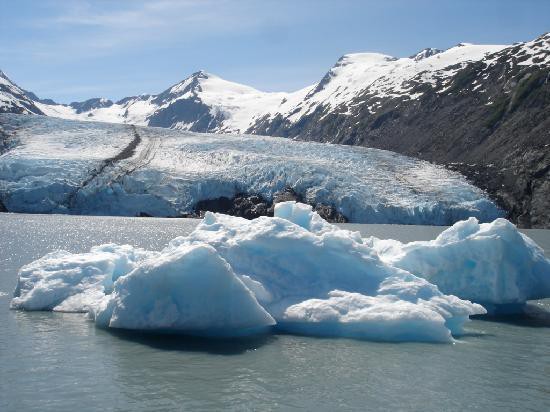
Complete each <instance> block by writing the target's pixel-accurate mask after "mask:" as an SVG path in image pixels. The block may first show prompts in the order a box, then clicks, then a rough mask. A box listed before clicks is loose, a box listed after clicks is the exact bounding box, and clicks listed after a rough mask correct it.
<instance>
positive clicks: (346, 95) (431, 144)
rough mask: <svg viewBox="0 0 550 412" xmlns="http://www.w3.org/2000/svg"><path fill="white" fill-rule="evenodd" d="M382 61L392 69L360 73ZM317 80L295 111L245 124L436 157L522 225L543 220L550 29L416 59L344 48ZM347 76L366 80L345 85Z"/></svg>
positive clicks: (549, 196)
mask: <svg viewBox="0 0 550 412" xmlns="http://www.w3.org/2000/svg"><path fill="white" fill-rule="evenodd" d="M384 61H385V62H387V63H385V62H384ZM455 61H460V63H452V62H455ZM385 64H387V65H389V66H391V69H386V70H384V73H382V74H381V75H380V76H376V78H375V79H374V80H372V81H371V79H368V80H366V76H367V75H370V74H371V73H372V72H376V71H378V70H383V69H382V68H381V67H382V66H384V65H385ZM359 65H363V67H364V66H366V65H370V67H371V69H370V70H366V69H365V70H361V71H355V68H356V67H358V66H359ZM325 79H326V83H325V84H324V85H323V87H319V86H318V87H317V88H316V93H315V94H311V95H309V96H307V99H305V100H304V102H303V103H302V104H301V105H300V106H299V108H300V111H296V112H295V113H294V114H292V115H291V116H284V115H276V116H266V117H265V118H263V119H262V120H261V121H260V122H257V123H256V124H255V125H254V126H253V127H252V128H251V129H250V130H249V131H248V132H253V133H260V134H268V135H277V136H285V137H292V138H297V139H301V140H314V141H321V142H331V143H341V144H349V145H360V146H369V147H376V148H381V149H387V150H392V151H395V152H398V153H402V154H407V155H411V156H415V157H418V158H421V159H425V160H429V161H432V162H435V163H439V164H443V165H446V166H447V167H449V168H452V169H455V170H459V171H460V172H462V173H463V174H465V175H466V176H467V177H469V178H470V179H471V181H473V182H474V183H475V184H476V185H478V186H479V187H481V188H483V189H485V190H487V191H488V192H489V193H490V194H491V196H492V197H493V199H495V200H496V201H497V202H498V203H499V204H500V205H501V207H503V208H504V209H505V210H507V211H508V217H509V218H511V219H512V220H513V221H515V222H517V223H518V224H520V225H521V226H525V227H550V213H549V212H548V211H549V210H550V34H548V33H547V34H545V35H543V36H541V37H539V38H537V39H535V40H534V41H531V42H526V43H520V44H516V45H513V46H510V47H505V48H503V47H498V46H495V47H488V48H481V47H479V46H473V45H465V44H461V45H458V46H457V47H454V48H451V49H449V50H447V51H445V52H442V53H438V54H435V55H432V56H429V57H427V58H424V59H421V60H418V61H417V60H416V59H415V61H414V63H411V62H410V61H407V60H405V59H398V60H392V59H390V58H388V57H382V56H373V55H365V54H361V55H349V56H344V58H342V59H341V60H340V62H339V63H338V64H337V65H336V66H335V67H334V68H333V69H331V71H330V72H329V73H328V74H327V76H325ZM354 81H357V82H359V83H361V84H367V83H368V85H367V86H366V87H364V88H362V89H358V88H355V87H351V88H350V87H346V86H347V85H349V84H353V82H354ZM369 82H370V83H369ZM320 84H321V83H320ZM316 95H317V96H316Z"/></svg>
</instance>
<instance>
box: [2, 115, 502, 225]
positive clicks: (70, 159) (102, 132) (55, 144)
mask: <svg viewBox="0 0 550 412" xmlns="http://www.w3.org/2000/svg"><path fill="white" fill-rule="evenodd" d="M0 124H2V127H3V128H4V129H5V132H4V133H5V134H7V135H9V136H10V139H11V141H12V146H14V147H12V148H11V149H10V150H9V151H7V152H6V153H4V154H3V155H1V156H0V201H1V202H2V204H3V205H4V206H5V207H6V208H7V210H9V211H11V212H24V213H71V214H90V215H123V216H138V215H142V214H146V215H150V216H182V214H186V213H190V212H192V211H193V210H194V207H195V205H196V204H197V202H199V201H201V200H205V199H215V198H218V197H221V196H225V197H228V198H232V197H233V196H235V195H236V194H239V193H247V194H259V195H261V196H262V197H263V198H265V199H266V200H268V201H271V200H272V199H273V196H274V194H275V193H277V192H278V191H281V190H284V189H285V188H292V189H293V190H294V191H295V192H296V193H298V194H299V195H301V196H302V198H303V199H304V201H305V202H307V203H309V204H312V205H320V204H322V205H328V206H331V207H333V208H334V209H335V210H336V211H338V212H340V213H341V214H343V215H344V216H345V217H346V218H347V219H348V220H349V221H350V222H358V223H403V224H435V225H445V224H447V225H449V224H453V223H454V222H456V221H458V220H461V219H466V218H468V217H471V216H473V217H476V218H478V219H479V220H481V221H491V220H493V219H495V218H497V217H500V216H502V215H503V213H502V211H501V210H499V209H498V208H497V206H496V205H495V204H494V203H492V202H491V201H490V200H489V199H488V198H487V197H486V195H485V194H484V193H483V192H482V191H481V190H479V189H477V188H476V187H474V186H472V185H470V184H469V183H468V182H467V181H466V180H465V179H464V178H463V177H462V176H461V175H459V174H457V173H454V172H451V171H448V170H446V169H444V168H442V167H438V166H435V165H433V164H430V163H427V162H424V161H420V160H416V159H412V158H408V157H405V156H402V155H398V154H395V153H392V152H388V151H384V150H377V149H368V148H362V147H350V146H339V145H332V144H319V143H311V142H299V141H293V140H289V139H282V138H275V137H261V136H246V135H214V134H198V133H189V132H182V131H173V130H166V129H160V128H136V127H134V126H128V125H117V124H106V123H92V122H77V121H67V120H61V119H54V118H49V117H43V116H20V115H6V114H4V115H0Z"/></svg>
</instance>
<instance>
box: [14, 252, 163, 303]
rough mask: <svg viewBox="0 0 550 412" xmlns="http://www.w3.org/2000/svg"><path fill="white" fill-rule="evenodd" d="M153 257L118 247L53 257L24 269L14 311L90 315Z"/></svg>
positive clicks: (54, 254) (45, 258)
mask: <svg viewBox="0 0 550 412" xmlns="http://www.w3.org/2000/svg"><path fill="white" fill-rule="evenodd" d="M152 255H155V253H153V252H146V251H144V250H143V249H136V248H133V247H131V246H128V245H124V246H118V245H114V244H110V245H103V246H98V247H93V248H92V249H91V250H90V252H88V253H80V254H72V253H69V252H65V251H57V252H52V253H49V254H47V255H45V256H44V257H42V258H40V259H38V260H36V261H34V262H32V263H30V264H28V265H26V266H23V267H22V268H21V270H20V271H19V279H18V282H17V286H16V289H15V292H14V298H13V299H12V302H11V307H12V309H24V310H54V311H61V312H86V311H88V310H89V309H90V308H91V307H94V306H95V305H96V304H97V302H98V301H99V300H101V299H102V298H103V296H104V294H105V292H109V291H110V290H111V289H112V287H113V282H114V281H116V279H117V278H118V277H120V276H122V275H124V274H126V273H128V272H129V271H131V270H132V269H134V268H135V267H136V265H137V263H138V262H140V261H141V260H143V259H145V258H146V257H150V256H152Z"/></svg>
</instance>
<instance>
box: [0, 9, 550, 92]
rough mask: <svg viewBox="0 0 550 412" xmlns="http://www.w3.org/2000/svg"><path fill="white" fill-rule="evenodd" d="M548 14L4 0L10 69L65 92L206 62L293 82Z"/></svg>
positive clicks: (168, 80)
mask: <svg viewBox="0 0 550 412" xmlns="http://www.w3.org/2000/svg"><path fill="white" fill-rule="evenodd" d="M548 16H550V1H548V0H522V1H520V0H516V1H508V0H437V1H436V0H416V1H412V0H410V1H407V0H384V1H382V0H380V1H368V0H363V1H359V0H339V1H336V0H332V1H328V0H315V1H314V0H301V1H300V0H294V1H290V0H277V1H275V0H157V1H143V0H121V1H116V0H96V1H93V0H74V1H72V0H40V1H37V0H0V69H2V70H4V71H5V72H6V73H7V74H8V76H10V77H11V79H12V80H14V81H15V82H17V83H18V84H19V85H20V86H21V87H23V88H26V89H27V90H31V91H34V92H35V93H36V94H37V95H39V96H40V97H50V98H53V99H55V100H57V101H60V102H70V101H74V100H83V99H86V98H90V97H96V96H103V97H108V98H111V99H118V98H121V97H125V96H128V95H134V94H139V93H158V92H160V91H162V90H164V89H165V88H167V87H168V86H169V85H171V84H173V83H176V82H178V81H180V80H182V79H183V78H185V77H187V76H188V75H189V74H191V73H193V72H195V71H197V70H199V69H204V70H206V71H208V72H211V73H215V74H217V75H219V76H221V77H223V78H225V79H227V80H232V81H236V82H240V83H245V84H249V85H251V86H254V87H256V88H259V89H260V90H266V91H279V90H281V91H292V90H296V89H299V88H302V87H304V86H306V85H309V84H312V83H315V82H317V81H318V80H319V79H320V78H321V77H322V76H323V74H324V73H325V72H326V71H327V70H328V69H329V68H330V66H332V65H333V64H334V62H335V61H336V60H337V59H338V57H340V56H341V55H342V54H345V53H351V52H360V51H377V52H383V53H386V54H391V55H394V56H398V57H399V56H408V55H410V54H413V53H414V52H416V51H418V50H420V49H422V48H424V47H437V48H448V47H451V46H453V45H455V44H457V43H459V42H471V43H491V44H510V43H513V42H516V41H525V40H530V39H532V38H534V37H536V36H538V35H539V34H542V33H544V32H546V31H549V30H550V19H549V18H548Z"/></svg>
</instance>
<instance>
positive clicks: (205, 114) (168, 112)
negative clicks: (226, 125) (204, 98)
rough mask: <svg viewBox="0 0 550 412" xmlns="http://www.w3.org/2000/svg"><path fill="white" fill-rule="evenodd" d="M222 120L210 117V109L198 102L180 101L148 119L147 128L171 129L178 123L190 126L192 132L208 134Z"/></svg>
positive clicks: (191, 100)
mask: <svg viewBox="0 0 550 412" xmlns="http://www.w3.org/2000/svg"><path fill="white" fill-rule="evenodd" d="M221 120H223V118H221V115H220V117H215V116H212V114H211V113H210V107H209V106H207V105H205V104H204V103H202V102H201V101H200V100H195V99H194V98H191V99H180V100H176V101H175V102H174V103H172V104H171V105H170V106H168V107H166V108H164V109H162V110H159V111H157V112H155V113H154V114H153V115H152V116H150V117H149V126H153V127H172V126H173V125H174V124H176V123H178V122H183V123H185V124H191V127H190V128H189V130H190V131H192V132H209V131H211V130H212V129H214V128H215V127H216V126H217V125H218V124H219V121H221Z"/></svg>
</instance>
